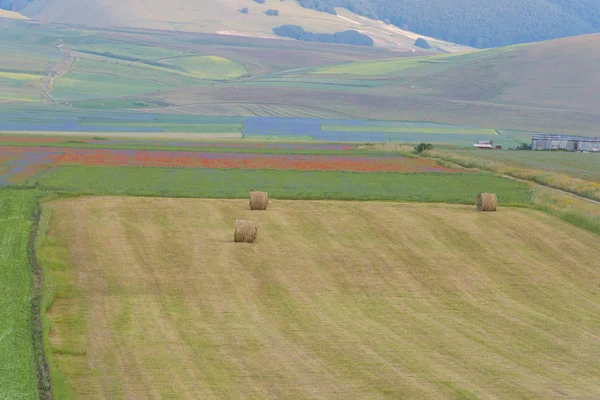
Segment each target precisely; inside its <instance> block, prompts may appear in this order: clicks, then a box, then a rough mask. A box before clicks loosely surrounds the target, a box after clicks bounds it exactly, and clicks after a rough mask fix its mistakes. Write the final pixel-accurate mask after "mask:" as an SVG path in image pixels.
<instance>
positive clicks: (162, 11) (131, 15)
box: [0, 0, 460, 50]
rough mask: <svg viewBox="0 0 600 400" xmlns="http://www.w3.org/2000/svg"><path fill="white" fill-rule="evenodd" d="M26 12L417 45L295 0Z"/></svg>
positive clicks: (55, 0)
mask: <svg viewBox="0 0 600 400" xmlns="http://www.w3.org/2000/svg"><path fill="white" fill-rule="evenodd" d="M0 1H7V0H0ZM23 1H25V0H23ZM268 10H277V11H278V14H279V15H278V16H275V15H268V14H267V11H268ZM22 12H23V13H24V14H25V15H27V16H29V17H31V18H33V19H37V20H42V21H50V22H61V23H69V24H78V25H89V26H100V27H115V26H126V27H138V28H150V29H162V30H180V31H188V32H204V33H221V34H230V35H241V36H249V37H269V38H278V36H277V35H275V34H274V33H273V28H275V27H278V26H281V25H286V24H289V25H299V26H301V27H302V28H304V29H305V30H307V31H309V32H318V33H335V32H340V31H345V30H357V31H360V32H361V33H364V34H366V35H368V36H369V37H371V38H372V39H373V40H374V42H375V45H376V46H378V47H386V48H392V49H404V50H406V49H412V48H414V42H415V39H416V38H417V37H418V36H417V35H415V34H414V33H412V32H404V31H402V30H400V29H398V28H396V27H394V26H388V25H386V24H384V23H383V22H381V21H375V20H370V19H367V18H363V17H361V16H358V15H356V14H352V13H351V12H349V11H342V12H341V13H340V15H331V14H327V13H322V12H318V11H315V10H311V9H307V8H304V7H301V6H300V5H299V4H298V3H297V2H295V1H291V0H286V1H282V0H265V1H264V4H259V3H258V2H256V1H253V0H219V1H209V0H171V1H169V2H166V1H164V0H144V1H140V0H87V1H81V0H35V1H33V2H31V3H30V4H29V5H28V6H27V7H26V8H25V9H23V10H22ZM270 14H274V13H273V12H271V13H270ZM430 41H431V45H432V46H433V47H434V48H436V47H437V48H441V49H443V50H455V48H456V47H458V46H454V45H452V44H449V43H444V42H442V41H438V40H435V39H430ZM459 48H460V47H459Z"/></svg>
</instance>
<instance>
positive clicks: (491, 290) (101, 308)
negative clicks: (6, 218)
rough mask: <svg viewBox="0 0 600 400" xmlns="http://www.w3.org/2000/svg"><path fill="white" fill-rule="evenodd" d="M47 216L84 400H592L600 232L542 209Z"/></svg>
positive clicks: (113, 204)
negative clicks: (253, 233) (245, 232)
mask: <svg viewBox="0 0 600 400" xmlns="http://www.w3.org/2000/svg"><path fill="white" fill-rule="evenodd" d="M48 219H49V222H48V230H47V232H46V234H45V236H44V238H43V241H42V245H41V247H40V249H39V251H38V260H39V262H40V263H41V265H42V267H43V268H44V269H45V274H46V282H47V285H48V288H49V290H50V291H51V293H53V295H54V296H55V300H54V303H53V305H52V307H51V308H50V309H49V311H48V314H47V316H48V318H49V320H50V321H51V324H52V329H51V330H50V334H49V341H50V344H51V350H50V352H51V363H52V366H53V367H54V369H55V375H54V376H56V373H57V371H60V372H61V373H62V374H64V379H65V380H66V382H68V383H69V384H70V385H72V388H73V391H74V392H75V393H76V394H78V395H79V396H80V397H82V398H86V399H99V398H110V399H124V398H128V399H133V398H186V399H210V398H273V399H275V398H278V399H279V398H294V399H296V398H298V399H303V398H323V399H325V398H327V399H333V398H336V399H347V398H357V399H359V398H360V399H379V398H390V399H398V398H411V399H414V398H422V399H432V398H461V399H475V398H481V399H488V398H579V399H592V398H598V397H600V381H599V380H598V379H597V378H598V376H600V336H599V335H598V333H599V332H600V290H598V287H599V282H600V268H599V265H598V260H600V237H598V236H597V235H594V234H592V233H589V232H587V231H584V230H581V229H578V228H576V227H573V226H572V225H569V224H567V223H565V222H563V221H561V220H558V219H556V218H553V217H551V216H548V215H546V214H542V213H539V212H534V211H530V210H525V209H518V208H506V207H504V208H500V209H499V210H498V212H495V213H480V212H476V211H474V206H460V205H457V206H453V205H442V204H406V203H384V202H333V201H312V202H311V201H283V200H271V202H270V204H269V209H268V210H267V211H249V210H248V201H247V200H199V199H157V198H133V197H125V198H120V197H82V198H76V199H75V198H73V199H63V200H59V201H55V202H52V203H47V204H46V205H45V210H44V216H43V219H42V220H43V221H47V220H48ZM236 219H249V220H254V221H257V222H258V224H259V233H258V240H257V241H256V242H255V243H253V244H246V243H233V229H234V225H235V221H236ZM44 224H46V222H44ZM61 379H62V378H61ZM55 383H56V382H55ZM57 383H60V382H57ZM63 383H64V382H63Z"/></svg>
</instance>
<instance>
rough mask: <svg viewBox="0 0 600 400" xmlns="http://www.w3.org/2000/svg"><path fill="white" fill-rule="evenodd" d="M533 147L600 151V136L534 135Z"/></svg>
mask: <svg viewBox="0 0 600 400" xmlns="http://www.w3.org/2000/svg"><path fill="white" fill-rule="evenodd" d="M531 149H532V150H567V151H593V152H600V137H597V138H592V137H585V136H564V135H533V136H532V138H531Z"/></svg>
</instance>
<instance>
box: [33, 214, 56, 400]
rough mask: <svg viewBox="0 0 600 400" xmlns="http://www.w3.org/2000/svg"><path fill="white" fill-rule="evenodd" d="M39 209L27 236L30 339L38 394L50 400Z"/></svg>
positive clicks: (50, 386) (42, 399)
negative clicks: (30, 279)
mask: <svg viewBox="0 0 600 400" xmlns="http://www.w3.org/2000/svg"><path fill="white" fill-rule="evenodd" d="M40 216H41V209H40V205H39V203H37V204H36V208H35V211H34V215H33V225H32V227H31V233H30V235H29V245H28V247H27V258H28V261H29V266H30V268H31V272H32V274H33V296H32V299H31V318H32V322H31V327H32V330H31V338H32V343H33V351H34V357H35V366H36V376H37V382H38V394H39V399H40V400H52V399H53V396H52V383H51V381H50V368H49V367H48V362H47V361H46V353H45V351H44V338H43V336H44V334H43V327H42V315H41V313H42V310H41V305H42V297H43V291H44V275H43V272H42V269H41V268H40V266H39V265H38V262H37V257H36V240H37V235H38V231H39V223H40Z"/></svg>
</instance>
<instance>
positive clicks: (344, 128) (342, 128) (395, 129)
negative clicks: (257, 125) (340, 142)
mask: <svg viewBox="0 0 600 400" xmlns="http://www.w3.org/2000/svg"><path fill="white" fill-rule="evenodd" d="M321 130H322V131H326V132H386V133H415V134H418V133H422V134H435V135H439V134H455V135H456V134H459V135H498V132H496V131H495V130H494V129H483V128H466V127H459V126H457V127H443V128H438V127H428V126H422V127H419V126H378V125H350V126H348V125H322V126H321Z"/></svg>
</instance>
